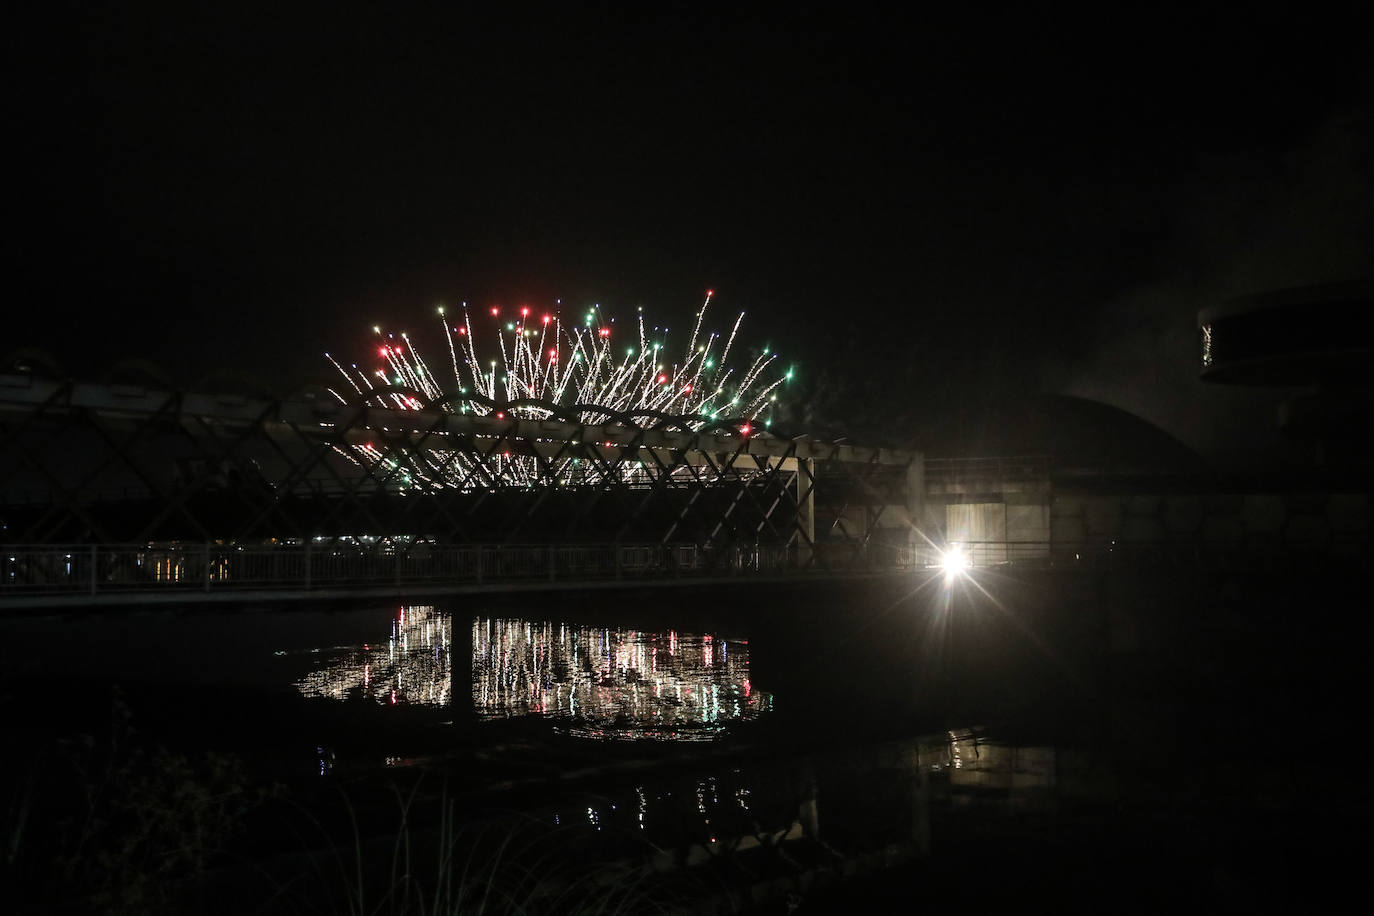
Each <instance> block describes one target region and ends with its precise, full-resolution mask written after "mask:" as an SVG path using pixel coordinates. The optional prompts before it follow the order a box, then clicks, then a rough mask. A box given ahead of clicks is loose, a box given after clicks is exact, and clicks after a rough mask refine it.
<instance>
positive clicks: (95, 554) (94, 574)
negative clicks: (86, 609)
mask: <svg viewBox="0 0 1374 916" xmlns="http://www.w3.org/2000/svg"><path fill="white" fill-rule="evenodd" d="M99 581H100V552H99V551H98V550H97V549H96V546H95V545H94V544H92V545H91V597H92V598H94V597H95V589H96V583H97V582H99Z"/></svg>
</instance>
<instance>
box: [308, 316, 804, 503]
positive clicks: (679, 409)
mask: <svg viewBox="0 0 1374 916" xmlns="http://www.w3.org/2000/svg"><path fill="white" fill-rule="evenodd" d="M712 295H713V294H712V293H711V292H709V291H708V292H707V294H706V298H705V300H704V301H703V302H702V305H701V308H700V309H698V310H697V312H696V314H695V315H694V316H693V320H692V329H691V333H690V335H689V336H688V339H687V343H686V346H685V348H684V350H683V351H682V353H681V356H679V357H677V359H676V360H675V361H674V360H673V359H672V358H671V357H669V355H668V353H669V349H668V328H667V327H663V328H659V327H656V326H655V327H650V326H647V325H646V324H645V321H644V314H643V309H640V310H639V313H638V314H637V316H636V319H635V322H634V325H633V326H632V329H631V331H630V339H629V340H628V341H627V340H624V339H622V334H621V333H620V332H621V331H622V330H623V328H624V327H625V326H624V325H621V326H620V327H619V328H617V326H616V324H615V319H614V318H610V319H608V318H607V316H606V315H604V314H603V312H602V310H601V308H600V306H592V307H591V308H589V309H587V310H586V311H585V312H584V313H582V314H580V315H579V316H578V317H577V319H576V320H567V319H565V317H564V315H563V314H562V312H561V309H560V308H555V309H554V310H552V311H548V312H541V311H536V310H533V309H531V308H529V307H528V306H523V307H521V308H518V309H514V310H503V309H501V308H500V307H491V308H489V309H486V310H484V311H482V312H474V311H473V310H470V309H469V308H468V306H467V303H463V304H462V306H461V308H460V312H461V316H460V317H457V320H456V323H455V321H454V317H453V316H450V315H448V314H447V313H446V312H445V309H444V308H443V307H442V306H440V307H439V309H438V319H439V322H440V324H441V325H442V327H443V330H444V338H445V341H446V342H447V345H448V354H447V355H448V360H447V366H446V367H445V368H444V370H443V374H444V375H445V376H446V379H445V381H443V382H441V381H440V378H439V376H438V375H436V374H435V372H434V371H433V370H432V369H431V368H430V364H429V362H427V361H426V360H425V358H424V357H423V356H422V355H421V354H420V352H419V350H418V348H417V347H416V346H415V344H414V343H413V342H412V341H411V339H410V337H409V336H408V335H407V334H405V333H401V334H400V335H399V336H398V335H396V334H393V333H387V332H383V330H382V328H381V327H374V328H373V332H374V334H376V338H377V340H376V354H377V359H378V364H377V367H376V368H375V369H371V370H368V369H363V368H360V367H359V366H358V365H357V364H356V363H353V364H350V365H349V366H347V367H345V366H344V365H343V364H342V363H340V362H339V361H337V360H336V359H334V357H332V356H330V355H329V354H327V353H326V354H325V357H326V358H327V359H328V360H329V361H330V363H332V364H333V366H334V368H335V369H337V370H338V371H339V374H340V375H341V376H343V378H344V379H345V380H346V381H347V383H348V386H349V387H348V388H344V389H342V391H343V393H341V392H340V391H339V390H334V389H330V390H331V392H332V393H333V394H334V396H335V397H337V398H338V399H339V400H340V401H341V402H343V403H345V404H347V403H350V398H349V397H347V396H346V394H347V393H348V391H349V390H350V389H351V391H352V398H351V400H352V401H353V402H357V401H359V400H363V399H366V400H370V401H372V402H373V403H382V404H386V405H387V406H390V407H395V408H398V409H401V410H421V409H435V408H438V409H443V410H446V411H449V412H452V413H462V414H473V415H477V416H488V415H491V414H495V415H496V417H497V418H498V419H505V418H507V417H511V418H515V419H529V420H546V419H550V418H557V419H566V420H572V421H574V422H580V423H587V424H606V423H612V424H624V425H633V426H638V427H644V426H650V425H654V424H656V423H661V422H667V423H669V424H671V425H673V426H676V427H678V428H685V429H690V430H694V431H695V430H701V429H703V428H707V427H720V428H724V429H727V430H730V431H732V432H736V433H739V434H741V435H751V434H757V433H758V432H761V431H762V430H764V429H766V428H767V427H768V426H769V425H771V423H772V419H771V417H772V414H773V412H774V408H775V405H776V402H777V390H778V388H779V387H780V386H782V385H783V384H784V383H785V382H786V381H788V380H789V379H790V378H791V377H792V370H791V369H790V368H787V369H783V368H782V367H781V365H780V361H779V359H778V356H777V354H776V353H773V352H772V351H771V349H770V348H769V347H764V348H763V349H762V351H760V352H759V353H758V354H757V355H755V356H753V357H752V358H751V359H750V360H749V362H748V366H747V368H744V369H736V368H734V367H732V366H730V365H729V362H728V360H729V358H730V356H731V355H732V353H735V352H736V351H737V349H738V348H737V346H736V341H737V338H738V336H739V329H740V325H741V323H742V322H743V320H744V313H743V312H741V313H740V314H739V315H738V316H737V317H736V319H735V321H734V324H733V325H732V326H731V328H730V331H729V333H728V334H720V333H717V332H714V331H708V330H706V329H705V328H706V325H705V322H706V312H707V309H708V308H709V306H710V304H711V298H712ZM479 329H480V332H481V333H482V334H486V335H490V336H491V337H492V338H494V340H495V348H494V349H493V350H492V351H491V352H489V353H486V354H483V353H479V350H478V343H477V339H476V338H477V337H478V335H479ZM354 451H355V452H356V453H357V454H356V455H350V456H349V457H351V458H354V460H357V459H358V458H362V459H364V460H366V461H367V462H369V463H376V462H378V461H381V460H384V459H383V455H382V453H381V452H379V451H378V450H377V449H376V448H375V447H373V446H371V445H366V446H356V447H355V448H354ZM435 457H436V459H437V460H436V461H435V462H434V463H433V465H432V466H430V467H427V468H415V469H413V470H412V474H411V478H410V479H409V480H407V481H406V482H408V483H411V484H412V485H425V484H428V485H450V486H464V487H466V486H472V485H479V484H480V483H482V482H485V483H487V484H492V483H497V484H503V485H527V484H531V483H533V482H534V481H535V480H537V479H539V478H541V477H548V476H549V475H550V473H552V476H553V478H554V479H555V480H557V482H559V483H563V484H574V483H594V482H598V481H600V480H604V471H601V470H599V469H597V468H594V467H591V466H589V465H586V464H584V463H582V462H579V460H578V459H576V458H565V459H560V460H559V461H557V462H554V465H553V467H552V469H550V468H548V467H545V468H544V470H543V471H542V472H541V470H540V468H539V466H538V462H537V461H536V460H535V459H534V458H533V457H532V456H518V455H516V456H512V455H506V454H501V455H495V456H493V457H492V459H490V460H489V461H486V462H483V461H478V460H477V459H474V458H471V457H469V456H464V455H458V454H452V455H443V454H439V453H436V456H435ZM441 469H442V470H441Z"/></svg>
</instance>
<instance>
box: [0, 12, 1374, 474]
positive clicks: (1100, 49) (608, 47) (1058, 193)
mask: <svg viewBox="0 0 1374 916" xmlns="http://www.w3.org/2000/svg"><path fill="white" fill-rule="evenodd" d="M283 6H289V7H290V8H291V9H290V10H289V11H288V10H284V9H277V8H267V9H253V8H251V7H250V6H245V5H242V4H221V5H219V7H218V8H211V9H209V10H202V11H200V12H195V11H178V12H172V11H171V10H170V9H169V8H168V7H167V6H165V5H158V6H149V7H140V6H139V5H138V4H133V5H119V6H115V7H110V8H107V9H103V10H102V9H100V8H99V7H98V5H96V4H84V3H83V4H76V5H73V6H72V7H71V8H69V9H66V10H63V9H61V8H60V7H59V6H58V5H55V4H54V5H50V6H47V7H45V9H47V10H48V11H47V12H45V13H42V14H33V15H41V16H42V17H43V18H42V19H41V20H35V19H30V20H23V19H20V20H18V21H15V22H12V24H11V25H12V28H11V34H10V39H9V42H8V43H7V44H8V45H9V47H8V48H7V55H8V56H9V57H10V59H11V61H12V64H13V67H14V70H13V75H12V77H11V82H10V90H11V92H10V95H11V97H12V99H13V101H14V102H15V103H16V104H15V105H14V106H13V111H12V114H11V117H10V131H9V132H8V133H9V137H10V143H9V144H8V145H9V147H10V149H11V152H12V153H14V152H15V151H17V152H18V156H17V157H15V159H17V163H16V162H15V161H14V160H12V164H11V166H10V176H11V189H10V190H11V194H10V197H11V206H10V207H9V208H7V209H8V210H9V213H10V225H11V230H12V232H11V241H10V244H9V246H8V251H9V255H10V264H11V267H10V274H11V277H12V278H13V280H14V281H16V282H14V283H13V285H12V287H11V289H12V292H11V294H10V296H9V300H10V303H9V305H7V306H6V309H5V313H6V320H5V324H6V327H5V332H4V337H3V345H0V350H4V351H9V350H14V349H18V348H22V347H37V348H41V349H43V350H45V351H47V352H49V353H50V354H51V355H52V356H53V357H54V358H55V359H56V361H57V362H58V364H59V365H60V366H61V367H62V368H63V369H65V370H66V371H67V372H69V373H70V374H72V375H75V376H78V377H82V378H90V379H99V378H102V377H105V376H106V375H108V373H110V372H111V371H112V369H113V367H114V366H115V365H116V364H117V363H119V362H120V361H122V360H126V359H130V358H140V359H146V360H149V361H151V362H152V363H154V364H156V365H157V366H159V367H160V368H161V369H162V370H163V371H164V372H166V373H167V374H168V375H170V376H171V378H172V379H173V380H175V381H177V382H179V383H182V384H187V385H194V384H198V383H202V382H203V381H204V379H205V377H206V376H208V375H213V374H217V373H218V374H227V373H245V374H248V375H250V376H251V377H252V378H253V380H254V381H255V383H257V384H260V385H261V386H263V387H265V388H267V389H270V390H273V391H278V392H286V391H289V390H291V389H292V388H293V387H295V386H298V385H299V384H301V383H304V382H309V381H323V380H327V379H328V378H329V374H328V373H329V372H330V371H332V370H330V368H329V366H328V365H327V363H326V362H325V361H324V358H323V353H324V351H326V350H328V351H331V352H333V353H335V354H338V355H340V356H341V357H343V358H345V359H349V358H355V359H362V358H363V357H364V356H365V355H366V354H367V353H368V352H370V350H369V346H368V344H369V341H370V339H371V330H370V329H371V327H372V325H374V324H377V323H381V324H384V325H386V326H388V327H389V328H392V329H395V330H402V329H405V330H409V331H411V332H412V334H415V335H416V336H417V337H418V338H419V339H420V340H421V341H424V340H425V339H426V335H427V334H428V333H429V332H430V331H432V330H433V331H437V328H436V327H435V326H434V325H433V322H434V318H433V310H434V306H435V305H436V304H438V303H446V304H449V305H456V304H457V303H458V302H460V301H464V300H466V301H468V302H469V303H471V304H473V305H481V306H486V305H489V304H503V305H518V304H523V303H528V304H530V305H532V306H534V307H536V308H539V307H545V306H549V305H552V303H553V301H554V300H555V299H557V298H561V299H562V300H563V302H564V304H565V308H567V310H568V312H570V313H576V312H577V311H580V307H581V306H584V305H586V304H588V303H590V302H599V303H601V305H602V306H603V308H605V309H606V310H607V311H609V312H611V313H612V314H618V315H622V316H624V318H623V319H622V320H628V319H629V318H630V317H631V316H632V315H634V313H635V309H636V307H638V306H641V305H642V306H644V308H645V312H646V314H648V315H650V316H651V317H652V318H653V319H654V320H655V322H657V323H664V324H668V325H669V326H670V327H671V326H673V325H675V324H676V325H677V326H682V327H684V330H685V325H686V324H687V322H688V321H689V319H690V318H691V315H692V313H693V311H694V310H695V309H696V307H697V306H698V305H699V304H700V301H701V299H702V296H703V293H704V291H705V290H706V289H708V288H711V289H715V290H716V291H717V295H716V301H715V304H714V305H713V310H714V311H713V314H714V315H715V322H714V324H716V326H718V327H722V326H725V325H727V324H728V322H730V321H731V320H732V319H733V317H734V315H735V314H736V313H737V312H738V311H740V310H745V311H746V312H747V317H746V319H745V325H744V331H745V336H746V337H747V338H748V340H749V342H750V343H752V344H755V345H762V344H764V343H766V344H769V345H771V346H772V347H774V348H775V349H777V350H780V351H782V352H784V353H785V354H787V355H788V357H789V358H793V359H795V361H796V363H797V365H798V367H799V382H798V385H797V387H796V389H795V391H796V392H797V393H796V395H795V397H794V403H793V404H792V405H791V407H790V410H791V415H790V416H791V420H792V425H793V426H794V427H795V428H797V429H811V428H816V429H820V430H823V431H826V432H829V431H842V432H845V433H847V434H849V435H850V436H851V437H852V438H854V439H856V440H875V441H878V440H881V441H890V442H893V443H896V444H917V445H919V444H921V441H922V437H923V436H925V435H927V433H928V431H929V430H931V429H934V428H936V427H937V426H938V425H939V424H940V423H941V422H945V421H948V420H949V418H950V417H951V416H953V415H954V414H956V413H960V412H963V414H967V413H968V412H970V411H972V412H977V411H979V410H981V409H982V408H983V407H984V406H986V405H988V404H990V403H992V402H998V401H1002V400H1004V399H1005V398H1006V397H1008V396H1010V395H1012V394H1018V395H1024V394H1026V393H1035V392H1058V393H1065V394H1073V395H1078V396H1084V397H1093V398H1099V399H1101V400H1103V401H1105V402H1107V403H1110V404H1114V405H1115V406H1118V407H1122V408H1125V409H1128V410H1131V411H1133V412H1136V413H1138V414H1139V415H1141V416H1143V417H1145V418H1146V419H1149V420H1151V421H1152V422H1155V423H1157V424H1159V425H1160V426H1162V427H1163V428H1165V429H1166V430H1168V431H1169V432H1171V433H1172V434H1173V435H1175V436H1178V437H1179V438H1181V439H1183V440H1184V441H1185V442H1187V443H1189V444H1190V445H1192V446H1194V447H1196V448H1198V449H1200V450H1202V451H1204V452H1209V453H1219V450H1225V449H1226V448H1230V449H1232V450H1234V449H1235V447H1236V443H1237V442H1238V441H1239V439H1238V438H1237V437H1238V436H1241V437H1243V435H1244V433H1245V431H1246V430H1252V431H1253V430H1255V429H1257V428H1262V429H1263V432H1264V433H1265V434H1266V435H1267V434H1270V433H1272V417H1273V412H1272V411H1273V403H1274V400H1275V396H1274V395H1273V394H1271V393H1268V392H1261V393H1255V392H1245V391H1242V392H1238V391H1229V390H1223V389H1217V388H1212V387H1206V386H1202V385H1201V384H1200V383H1199V382H1198V381H1197V378H1196V371H1195V363H1194V361H1195V356H1196V352H1195V351H1196V345H1195V342H1194V336H1195V333H1196V331H1195V318H1196V314H1197V311H1198V309H1200V308H1202V307H1205V306H1207V305H1212V304H1215V303H1216V302H1218V301H1220V300H1222V299H1225V298H1227V297H1230V296H1234V295H1238V294H1242V293H1247V292H1251V291H1256V290H1262V289H1269V288H1273V287H1283V286H1291V285H1298V284H1305V283H1311V282H1320V281H1331V280H1342V279H1347V278H1350V277H1355V276H1359V275H1360V274H1362V273H1364V274H1367V273H1368V272H1369V271H1370V269H1371V268H1370V254H1369V253H1370V252H1371V251H1374V181H1372V180H1371V179H1374V169H1372V168H1371V165H1370V163H1371V162H1374V140H1372V139H1371V138H1372V137H1374V129H1371V118H1372V117H1374V114H1372V113H1374V108H1371V99H1372V98H1374V93H1372V92H1371V74H1372V73H1374V69H1372V68H1371V63H1370V61H1371V60H1374V41H1371V39H1370V38H1369V33H1368V32H1367V31H1365V30H1363V29H1361V28H1360V26H1359V23H1358V19H1357V18H1356V16H1355V9H1356V5H1355V4H1353V3H1352V4H1346V5H1337V6H1330V7H1325V8H1316V7H1313V6H1312V5H1310V4H1304V5H1301V6H1300V5H1296V4H1295V5H1292V6H1291V7H1290V8H1288V9H1284V8H1282V7H1277V6H1266V7H1265V10H1266V11H1265V12H1263V13H1256V12H1251V11H1241V10H1237V9H1234V8H1229V7H1228V8H1226V9H1218V10H1215V11H1210V12H1209V11H1207V10H1205V9H1200V8H1199V7H1196V6H1193V7H1188V8H1186V11H1185V12H1176V13H1169V12H1166V11H1163V10H1162V9H1161V8H1160V7H1158V6H1146V7H1142V8H1141V9H1139V10H1137V11H1134V12H1132V11H1130V10H1126V9H1124V8H1122V7H1119V6H1118V5H1115V4H1104V5H1102V6H1101V7H1100V8H1099V12H1098V14H1097V16H1096V17H1089V18H1084V16H1083V14H1082V11H1081V10H1078V9H1076V8H1073V7H1070V8H1066V9H1065V10H1064V11H1060V12H1056V11H1054V10H1052V9H1029V8H1027V9H1021V8H1018V9H1017V11H997V10H994V9H991V8H987V7H982V6H980V7H978V10H979V12H978V15H976V16H973V15H968V16H956V15H955V14H952V13H935V14H931V13H927V12H925V11H923V12H921V13H919V14H917V13H908V14H900V15H898V14H893V15H892V16H891V17H890V18H885V17H883V16H880V15H877V14H874V15H871V16H867V17H859V16H855V15H854V14H852V13H848V12H843V13H841V12H836V10H839V9H841V8H842V6H839V5H837V6H835V7H834V8H833V9H830V10H825V11H818V12H815V13H804V12H798V11H797V10H796V9H791V8H783V7H775V6H771V5H770V6H767V7H756V6H754V5H753V4H738V5H719V6H718V5H714V4H690V5H688V4H683V5H660V4H652V5H643V7H642V8H641V7H640V6H638V5H632V4H631V5H626V6H627V8H628V11H626V10H619V9H615V8H613V7H604V8H597V7H594V6H586V5H582V4H573V5H570V8H571V7H575V8H577V10H578V12H577V13H576V14H573V13H561V14H558V15H552V16H551V15H549V14H548V12H547V11H544V10H541V9H538V8H535V7H529V8H525V9H517V10H514V11H512V12H510V13H509V14H508V15H506V16H505V17H504V18H498V17H486V18H482V17H477V16H473V15H471V14H469V13H468V12H465V11H464V8H465V7H466V6H467V5H466V4H451V5H448V7H440V8H439V9H441V10H445V9H446V11H445V12H433V11H431V12H425V13H410V14H408V15H400V14H398V13H396V12H395V11H394V10H393V9H392V7H390V6H387V5H376V6H374V7H370V8H367V9H366V10H365V11H360V10H357V9H353V10H351V11H349V12H344V11H343V10H344V8H343V7H341V6H338V5H319V6H313V5H311V6H307V5H297V4H287V5H283ZM735 6H739V7H740V8H741V9H735V8H734V7H735ZM1070 10H1072V11H1070ZM431 349H432V350H434V352H437V349H435V348H433V347H432V348H431ZM953 405H957V407H956V406H953ZM1257 423H1258V426H1256V424H1257Z"/></svg>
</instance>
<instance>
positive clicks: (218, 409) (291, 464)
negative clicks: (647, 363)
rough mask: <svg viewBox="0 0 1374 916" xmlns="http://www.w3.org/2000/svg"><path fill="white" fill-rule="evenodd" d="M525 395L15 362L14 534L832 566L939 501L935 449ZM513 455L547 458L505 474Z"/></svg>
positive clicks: (2, 469) (7, 429)
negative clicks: (934, 492) (500, 400)
mask: <svg viewBox="0 0 1374 916" xmlns="http://www.w3.org/2000/svg"><path fill="white" fill-rule="evenodd" d="M497 406H500V405H497ZM522 406H524V407H528V405H518V404H517V405H512V407H513V409H510V410H493V411H492V412H491V413H489V414H487V415H485V416H477V415H474V414H455V413H450V412H448V411H446V410H443V409H440V408H438V407H434V408H426V409H420V410H402V409H397V408H394V407H391V408H387V407H379V406H376V405H375V404H373V403H368V402H362V403H357V404H343V403H340V402H339V401H338V400H337V398H335V397H334V396H333V395H332V394H330V393H328V392H327V391H325V390H323V389H320V390H318V391H306V392H304V393H302V394H300V395H298V396H295V397H292V398H289V399H286V400H272V399H266V398H255V397H246V396H242V395H238V394H214V393H203V392H185V391H174V390H159V389H156V388H148V387H142V386H128V385H102V384H88V383H82V382H76V381H72V380H62V379H46V378H39V377H34V376H29V375H8V376H5V375H0V437H2V438H0V497H2V498H0V507H2V508H0V512H3V524H4V529H3V532H0V536H2V537H3V538H4V540H5V541H6V542H8V543H12V544H17V543H23V544H78V543H102V544H129V543H171V542H182V543H185V542H197V543H238V544H245V543H255V544H261V543H269V542H276V543H296V544H305V543H311V542H314V543H319V542H320V541H321V540H324V541H326V542H335V541H339V542H347V543H350V544H360V543H364V542H366V543H372V544H381V545H384V546H385V548H386V549H388V550H394V549H397V548H398V547H405V549H409V546H407V545H415V544H421V543H423V544H430V545H436V544H465V543H485V544H502V543H504V544H532V543H541V544H574V543H599V544H619V543H658V544H665V545H666V544H693V545H696V546H697V547H698V548H700V549H702V550H704V551H706V552H708V553H709V552H710V551H713V550H717V549H726V548H738V547H742V546H757V545H766V546H769V547H786V548H790V549H792V550H794V551H795V554H796V556H797V557H798V558H799V563H800V564H801V565H815V564H821V565H829V564H831V563H835V562H844V563H846V564H848V563H850V562H852V560H853V559H854V558H858V557H869V556H871V555H872V553H873V551H874V550H875V548H877V547H879V546H883V547H884V548H885V549H886V548H890V551H889V552H892V551H901V550H905V549H907V548H908V547H909V545H910V538H909V532H908V531H907V530H904V529H902V528H900V527H899V528H896V529H893V528H884V527H883V524H882V519H883V517H884V513H885V512H888V513H890V512H892V510H893V507H898V508H899V511H906V512H908V513H909V517H910V518H912V519H915V518H918V517H919V513H918V507H919V501H920V499H921V496H922V492H921V491H922V490H923V486H922V485H921V483H920V481H921V467H922V456H921V455H920V453H915V452H905V451H898V450H892V449H881V448H862V447H859V446H853V445H848V444H830V443H819V442H813V441H810V440H808V439H806V438H805V437H803V438H798V439H785V438H780V437H777V436H773V435H770V434H768V433H762V432H756V433H754V434H752V435H746V434H744V433H742V432H741V430H740V428H739V427H734V428H731V427H715V428H712V429H705V430H698V431H693V430H692V429H690V428H689V427H688V422H687V419H688V418H663V417H649V418H629V417H620V416H617V417H613V418H609V419H608V421H607V422H602V423H586V422H578V421H575V420H570V419H563V418H560V416H566V415H560V413H559V410H558V408H556V407H553V406H552V405H545V406H546V407H547V409H546V410H544V411H543V412H542V415H543V416H545V418H544V419H531V418H530V413H531V412H530V411H529V410H528V409H524V410H522V409H520V408H521V407H522ZM521 414H524V416H521ZM645 420H650V421H652V423H651V424H649V425H640V423H641V422H643V421H645ZM511 461H520V462H521V463H522V467H523V468H525V469H528V470H532V473H525V474H524V475H523V476H522V477H521V478H519V479H513V478H512V477H511V476H509V475H503V473H502V462H511ZM856 507H858V508H861V509H862V510H863V511H861V512H856V511H855V510H856ZM906 527H907V528H910V525H907V526H906ZM885 536H887V537H885Z"/></svg>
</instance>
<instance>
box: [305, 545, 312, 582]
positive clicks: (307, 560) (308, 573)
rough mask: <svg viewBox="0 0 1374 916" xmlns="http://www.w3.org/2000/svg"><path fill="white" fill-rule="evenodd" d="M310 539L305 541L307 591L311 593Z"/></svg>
mask: <svg viewBox="0 0 1374 916" xmlns="http://www.w3.org/2000/svg"><path fill="white" fill-rule="evenodd" d="M310 576H311V569H310V538H309V537H307V538H306V539H305V590H306V591H310Z"/></svg>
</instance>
